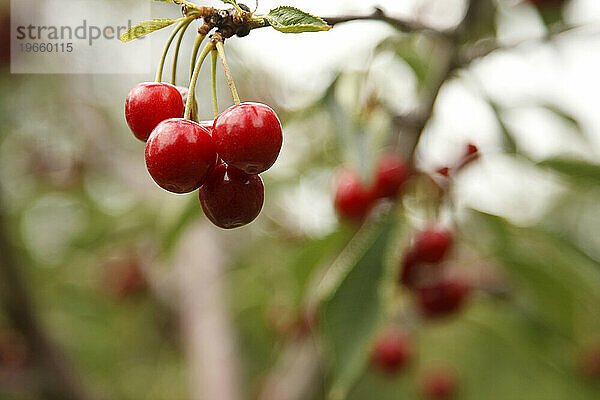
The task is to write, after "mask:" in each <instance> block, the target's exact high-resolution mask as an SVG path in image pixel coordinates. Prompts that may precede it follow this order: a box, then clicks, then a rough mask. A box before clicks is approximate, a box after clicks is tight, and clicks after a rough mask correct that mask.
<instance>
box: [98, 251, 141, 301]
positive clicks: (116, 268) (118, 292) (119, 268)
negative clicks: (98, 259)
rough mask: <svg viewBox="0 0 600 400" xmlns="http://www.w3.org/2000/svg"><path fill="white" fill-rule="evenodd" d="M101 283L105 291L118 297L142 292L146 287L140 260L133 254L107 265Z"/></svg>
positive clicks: (121, 297) (122, 297)
mask: <svg viewBox="0 0 600 400" xmlns="http://www.w3.org/2000/svg"><path fill="white" fill-rule="evenodd" d="M103 283H104V286H105V288H106V289H107V291H108V292H110V293H111V294H112V295H114V296H115V297H117V298H119V299H124V298H127V297H130V296H133V295H136V294H140V293H143V292H144V291H146V289H147V288H148V281H147V280H146V276H145V275H144V272H143V270H142V266H141V262H140V260H139V259H138V257H136V256H133V255H131V256H129V257H127V258H125V259H120V260H117V261H115V262H114V263H111V264H110V265H108V266H107V268H106V271H105V276H104V280H103Z"/></svg>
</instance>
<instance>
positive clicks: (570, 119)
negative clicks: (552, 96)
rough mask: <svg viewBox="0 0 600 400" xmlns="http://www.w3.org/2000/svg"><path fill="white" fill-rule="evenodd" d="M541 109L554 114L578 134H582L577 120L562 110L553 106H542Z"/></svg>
mask: <svg viewBox="0 0 600 400" xmlns="http://www.w3.org/2000/svg"><path fill="white" fill-rule="evenodd" d="M542 107H543V108H545V109H546V110H548V111H550V112H551V113H553V114H555V115H556V116H557V117H560V118H561V119H562V120H563V121H565V122H566V123H567V124H569V125H571V126H573V128H574V129H575V130H576V131H577V132H578V133H580V134H583V129H582V127H581V125H580V124H579V121H577V119H575V117H573V116H572V115H571V114H569V113H568V112H566V111H565V110H563V109H562V108H560V107H558V106H556V105H554V104H543V105H542Z"/></svg>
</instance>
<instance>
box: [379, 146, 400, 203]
mask: <svg viewBox="0 0 600 400" xmlns="http://www.w3.org/2000/svg"><path fill="white" fill-rule="evenodd" d="M407 178H408V165H407V164H406V161H404V159H403V158H402V157H400V156H398V155H396V154H393V153H389V154H386V155H384V156H383V157H382V158H381V159H380V160H379V162H378V164H377V169H376V171H375V185H374V187H373V196H374V197H375V198H377V199H380V198H385V197H387V198H391V199H393V198H396V197H397V196H398V193H399V192H400V188H401V187H402V185H403V184H404V182H406V179H407Z"/></svg>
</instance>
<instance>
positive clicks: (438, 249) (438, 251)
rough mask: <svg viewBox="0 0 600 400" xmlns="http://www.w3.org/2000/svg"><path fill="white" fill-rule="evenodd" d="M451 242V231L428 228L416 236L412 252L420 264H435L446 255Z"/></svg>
mask: <svg viewBox="0 0 600 400" xmlns="http://www.w3.org/2000/svg"><path fill="white" fill-rule="evenodd" d="M453 241H454V236H453V234H452V232H451V231H449V230H446V229H440V228H435V227H430V228H428V229H426V230H425V231H423V232H420V233H419V234H418V235H417V238H416V239H415V243H414V244H413V248H412V251H413V252H414V257H415V258H416V259H417V260H418V261H420V262H427V263H436V262H439V261H441V260H442V259H443V258H444V256H445V255H446V254H447V253H448V251H449V250H450V248H451V247H452V243H453Z"/></svg>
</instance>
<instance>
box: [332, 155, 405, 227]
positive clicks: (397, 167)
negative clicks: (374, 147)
mask: <svg viewBox="0 0 600 400" xmlns="http://www.w3.org/2000/svg"><path fill="white" fill-rule="evenodd" d="M408 175H409V174H408V165H407V163H406V161H405V160H404V159H403V158H402V157H400V156H399V155H397V154H394V153H387V154H384V155H383V156H382V157H381V159H380V160H379V162H378V163H377V168H376V170H375V178H374V179H373V184H372V186H371V187H367V186H366V185H365V184H364V183H363V182H362V181H361V179H360V176H359V174H358V173H357V172H356V171H355V170H352V169H346V170H344V171H342V172H341V173H340V175H339V177H338V182H337V187H336V193H335V209H336V211H337V213H338V214H339V216H340V217H342V218H343V219H346V220H350V221H354V222H360V221H362V220H363V219H364V218H365V217H366V216H367V214H368V213H369V211H370V210H371V209H372V208H373V206H374V205H375V204H376V203H377V201H379V200H381V199H395V198H396V197H397V196H398V194H399V193H400V189H401V188H402V186H403V185H404V182H406V180H407V179H408Z"/></svg>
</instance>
